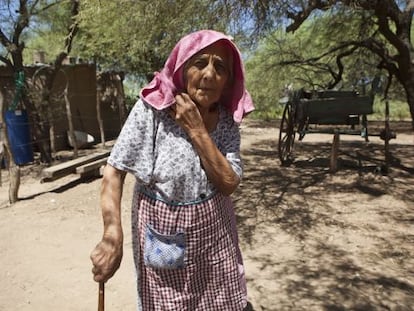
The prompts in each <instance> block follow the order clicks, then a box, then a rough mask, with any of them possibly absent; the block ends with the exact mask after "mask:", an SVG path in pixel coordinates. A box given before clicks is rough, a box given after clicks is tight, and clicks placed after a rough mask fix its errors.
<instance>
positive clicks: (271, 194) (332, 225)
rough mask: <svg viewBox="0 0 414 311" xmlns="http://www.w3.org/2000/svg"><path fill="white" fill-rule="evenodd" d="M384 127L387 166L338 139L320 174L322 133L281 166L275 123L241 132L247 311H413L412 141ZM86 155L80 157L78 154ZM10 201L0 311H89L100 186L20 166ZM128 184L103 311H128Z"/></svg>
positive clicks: (401, 129) (131, 304)
mask: <svg viewBox="0 0 414 311" xmlns="http://www.w3.org/2000/svg"><path fill="white" fill-rule="evenodd" d="M407 127H408V126H407V125H405V126H402V125H401V124H400V125H396V128H395V130H396V132H397V139H395V140H392V141H391V152H392V155H393V158H392V164H391V167H390V170H389V173H388V175H383V174H382V171H381V165H382V164H383V159H384V152H383V146H384V144H383V142H382V141H381V140H379V139H378V138H376V137H372V138H371V139H370V141H369V142H367V143H366V142H365V141H363V140H362V139H361V138H360V137H355V136H352V137H349V136H341V144H340V152H339V170H338V172H337V173H336V174H331V173H329V168H328V166H329V155H330V148H331V142H332V135H322V134H309V135H306V136H305V138H304V140H303V141H301V142H298V141H296V142H295V160H294V162H293V164H292V165H290V166H281V165H280V162H279V160H278V157H277V141H278V129H277V124H276V122H267V123H266V122H258V121H253V120H247V122H245V123H243V125H242V154H243V159H244V162H245V175H244V179H243V181H242V184H241V185H240V187H239V189H238V190H237V192H236V193H235V194H234V195H233V198H234V201H235V204H236V209H237V217H238V229H239V234H240V243H241V248H242V252H243V256H244V260H245V266H246V275H247V281H248V283H247V285H248V295H249V301H250V302H251V304H252V306H253V309H254V310H256V311H264V310H266V311H270V310H272V311H275V310H307V311H308V310H330V311H339V310H361V311H362V310H364V311H369V310H393V311H403V310H414V258H413V256H414V148H413V146H414V134H413V133H412V132H409V131H407ZM85 152H86V151H85ZM22 172H23V173H24V174H23V177H22V185H21V188H20V191H19V198H20V201H19V202H18V203H17V204H15V205H13V206H9V205H8V204H7V195H8V176H7V172H6V171H5V170H2V181H3V185H2V186H1V187H0V236H1V237H2V238H1V239H0V263H1V269H0V279H1V280H2V282H1V284H0V310H4V311H26V310H39V311H40V310H41V311H45V310H54V311H56V310H59V311H60V310H65V311H66V310H68V311H69V310H73V311H75V310H76V311H83V310H85V311H86V310H87V311H90V310H96V309H97V299H98V296H97V294H98V285H97V284H96V283H95V282H94V281H93V280H92V274H91V264H90V260H89V254H90V251H91V250H92V248H93V247H94V246H95V244H96V243H97V242H98V240H99V239H100V236H101V234H102V220H101V216H100V210H99V188H100V179H99V178H98V179H90V180H81V179H79V178H78V176H76V175H69V176H67V177H64V178H61V179H58V180H56V181H54V182H49V183H40V177H39V166H38V165H37V166H36V165H34V166H27V167H24V168H23V169H22ZM132 185H133V178H132V177H131V176H128V177H127V179H126V185H125V192H124V196H123V225H124V232H125V247H124V248H125V249H124V260H123V262H122V265H121V268H120V270H119V271H118V272H117V274H116V275H115V276H114V277H113V278H112V279H111V280H110V281H109V282H108V283H107V284H106V310H108V311H110V310H117V311H119V310H122V311H129V310H135V300H136V292H135V281H134V278H135V272H134V268H133V262H132V251H131V234H130V228H129V227H130V219H129V217H130V215H129V212H130V201H131V193H132Z"/></svg>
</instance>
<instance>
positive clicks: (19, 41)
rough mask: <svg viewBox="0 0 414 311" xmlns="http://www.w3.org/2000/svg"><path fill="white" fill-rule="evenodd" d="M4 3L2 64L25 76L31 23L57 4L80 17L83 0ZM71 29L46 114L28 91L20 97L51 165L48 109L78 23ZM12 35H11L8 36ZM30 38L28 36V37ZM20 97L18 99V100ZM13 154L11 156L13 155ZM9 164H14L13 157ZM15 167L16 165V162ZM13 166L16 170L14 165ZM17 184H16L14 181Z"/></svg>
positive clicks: (45, 95) (49, 81)
mask: <svg viewBox="0 0 414 311" xmlns="http://www.w3.org/2000/svg"><path fill="white" fill-rule="evenodd" d="M2 2H3V3H4V7H3V8H5V9H4V11H1V15H2V16H8V18H7V19H2V21H3V22H1V23H0V43H1V45H2V47H3V49H2V50H1V52H2V54H1V55H0V61H2V62H3V63H4V64H5V65H6V66H7V67H9V68H10V69H11V70H12V72H14V74H15V75H16V76H19V77H25V70H24V69H25V68H24V62H23V51H24V49H25V42H24V41H23V38H24V36H25V32H27V30H28V27H29V25H30V22H31V21H34V20H35V19H36V17H37V16H41V15H42V14H44V13H45V12H47V11H48V10H50V9H51V8H53V7H55V6H57V5H64V4H70V8H71V11H70V13H71V16H72V17H74V16H76V15H77V12H78V7H79V1H78V0H56V1H40V0H20V1H19V3H18V4H16V3H15V2H13V1H2ZM71 21H72V23H71V24H70V25H69V27H68V32H67V34H66V36H65V44H64V49H63V50H62V51H61V52H60V53H59V54H58V55H57V56H56V59H55V62H54V66H53V69H52V72H51V75H49V76H48V77H47V81H46V90H45V92H43V93H42V101H43V102H45V103H46V105H45V107H46V113H42V111H39V109H38V108H37V107H36V105H35V103H33V102H32V101H31V100H30V98H29V96H28V92H25V91H23V92H21V93H20V94H19V95H20V96H19V97H18V101H19V102H18V104H19V105H20V106H22V107H24V108H26V110H27V111H28V115H29V119H30V121H31V125H32V134H33V136H34V138H35V141H37V143H38V147H39V151H40V153H41V157H42V159H43V160H44V161H46V162H48V163H50V162H51V161H52V159H51V155H50V148H49V137H48V136H49V122H48V121H49V118H50V117H51V115H50V113H48V112H47V110H48V109H49V108H50V105H48V103H49V104H50V94H51V89H52V86H53V82H54V78H55V76H56V73H57V72H58V71H59V69H60V66H61V65H62V61H63V60H64V58H65V57H66V56H67V55H68V53H69V52H70V50H71V47H72V40H73V37H74V35H75V34H76V31H77V23H76V21H75V20H72V19H71ZM7 34H8V35H7ZM26 37H27V34H26ZM22 82H23V83H24V84H25V88H26V90H27V89H28V88H29V85H28V83H27V82H28V81H27V79H23V81H22ZM18 90H19V88H18V87H17V86H16V87H15V89H14V91H15V92H17V91H18ZM16 98H17V97H16ZM9 154H10V153H9ZM9 161H10V162H9V163H12V161H13V162H14V159H13V158H12V157H11V158H10V159H9ZM14 164H15V163H14ZM10 167H13V165H11V166H10ZM19 172H20V171H19V170H16V172H14V171H11V180H12V183H11V186H13V185H15V186H14V187H15V189H13V191H12V193H14V195H13V197H12V198H10V202H11V203H14V202H15V201H17V193H18V187H19V184H20V173H19ZM15 179H17V180H18V182H17V181H15V182H13V180H15Z"/></svg>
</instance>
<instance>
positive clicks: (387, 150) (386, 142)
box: [384, 98, 391, 174]
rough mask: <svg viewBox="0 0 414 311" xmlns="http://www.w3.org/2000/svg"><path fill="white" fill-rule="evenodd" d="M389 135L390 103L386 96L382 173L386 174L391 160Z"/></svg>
mask: <svg viewBox="0 0 414 311" xmlns="http://www.w3.org/2000/svg"><path fill="white" fill-rule="evenodd" d="M390 136H391V130H390V105H389V102H388V98H387V99H385V139H384V153H385V166H384V173H386V174H388V170H389V165H390V162H391V153H390V147H389V141H390Z"/></svg>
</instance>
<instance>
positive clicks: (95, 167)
mask: <svg viewBox="0 0 414 311" xmlns="http://www.w3.org/2000/svg"><path fill="white" fill-rule="evenodd" d="M107 161H108V157H105V158H102V159H98V160H96V161H93V162H89V163H86V164H83V165H81V166H78V167H77V168H76V174H80V175H81V177H92V176H102V171H101V167H102V166H105V164H106V162H107Z"/></svg>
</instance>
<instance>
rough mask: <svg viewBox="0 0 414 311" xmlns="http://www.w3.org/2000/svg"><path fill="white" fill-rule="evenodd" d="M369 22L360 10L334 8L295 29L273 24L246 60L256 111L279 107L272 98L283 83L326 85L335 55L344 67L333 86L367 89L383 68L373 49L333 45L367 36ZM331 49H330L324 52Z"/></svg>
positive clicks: (395, 86)
mask: <svg viewBox="0 0 414 311" xmlns="http://www.w3.org/2000/svg"><path fill="white" fill-rule="evenodd" d="M361 21H362V22H361ZM373 22H374V21H373V19H372V18H371V16H370V15H369V14H367V13H366V12H365V11H353V13H352V14H351V13H350V12H349V11H346V10H342V11H338V10H337V9H333V10H331V11H329V12H326V13H323V14H322V13H320V14H318V15H314V16H313V18H311V19H309V20H307V21H306V22H305V23H304V24H303V25H302V26H301V27H300V28H299V29H298V30H297V31H296V32H294V33H286V32H285V30H284V29H277V30H275V31H274V32H273V33H272V34H270V35H268V36H267V37H266V38H265V39H263V40H262V41H261V42H260V44H259V46H258V48H257V49H256V50H255V51H254V53H252V54H251V56H250V57H249V59H248V60H247V62H246V69H247V70H246V71H247V86H248V88H249V90H250V92H251V93H252V96H253V99H254V101H255V103H256V106H257V108H258V109H257V110H258V113H256V114H255V115H256V116H262V115H264V116H269V117H273V116H274V115H275V114H276V115H278V116H280V114H281V109H280V107H279V106H278V105H277V104H276V103H277V102H278V100H279V98H280V97H282V96H283V93H284V90H285V88H286V86H291V87H292V88H293V89H299V88H305V89H308V90H312V89H314V90H316V89H326V88H328V86H329V84H330V83H332V81H333V78H334V76H333V75H332V72H334V73H335V74H337V73H338V66H337V55H340V54H344V55H345V57H343V58H341V62H342V65H343V66H344V71H343V74H342V79H341V82H340V83H339V84H337V85H336V87H335V88H337V89H343V90H358V91H360V92H362V91H363V89H364V86H363V85H364V84H366V85H365V89H366V90H367V91H369V87H370V85H369V84H370V82H371V81H372V79H373V78H374V77H375V76H376V75H379V76H381V77H382V80H386V77H385V76H384V73H382V72H378V69H377V68H376V65H377V64H378V61H379V60H378V58H377V56H375V55H374V54H372V53H368V52H367V51H366V50H364V49H361V48H358V49H356V50H355V51H352V52H353V53H352V54H350V55H347V54H346V53H347V51H348V50H349V47H345V46H344V47H342V48H339V49H336V48H335V47H337V46H341V44H342V43H343V42H345V41H352V40H357V39H359V38H362V37H366V36H367V35H372V33H373V32H374V27H373V25H374V24H373ZM344 25H346V27H344ZM330 50H332V53H327V51H330ZM391 90H392V91H393V92H391V94H393V95H397V94H403V95H402V96H401V95H400V97H399V98H400V99H403V98H404V92H402V91H401V87H400V86H399V84H397V83H394V84H393V86H392V89H391ZM398 90H399V91H398ZM397 98H398V97H397Z"/></svg>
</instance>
